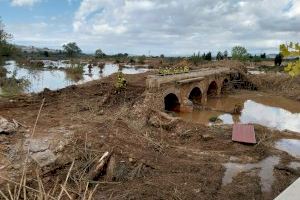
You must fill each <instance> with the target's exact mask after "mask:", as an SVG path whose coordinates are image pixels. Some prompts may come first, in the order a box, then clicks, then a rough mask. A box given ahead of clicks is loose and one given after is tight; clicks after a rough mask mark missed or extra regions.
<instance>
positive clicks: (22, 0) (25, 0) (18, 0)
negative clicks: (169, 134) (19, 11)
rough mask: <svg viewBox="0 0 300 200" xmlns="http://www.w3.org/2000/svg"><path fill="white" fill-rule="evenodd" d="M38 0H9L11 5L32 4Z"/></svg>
mask: <svg viewBox="0 0 300 200" xmlns="http://www.w3.org/2000/svg"><path fill="white" fill-rule="evenodd" d="M39 1H40V0H11V5H13V6H33V5H34V4H35V3H37V2H39Z"/></svg>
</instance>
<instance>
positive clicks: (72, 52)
mask: <svg viewBox="0 0 300 200" xmlns="http://www.w3.org/2000/svg"><path fill="white" fill-rule="evenodd" d="M63 49H64V51H65V53H66V54H67V55H68V56H69V57H75V56H77V55H79V54H80V53H81V49H80V48H79V47H78V46H77V44H76V42H70V43H67V44H64V45H63Z"/></svg>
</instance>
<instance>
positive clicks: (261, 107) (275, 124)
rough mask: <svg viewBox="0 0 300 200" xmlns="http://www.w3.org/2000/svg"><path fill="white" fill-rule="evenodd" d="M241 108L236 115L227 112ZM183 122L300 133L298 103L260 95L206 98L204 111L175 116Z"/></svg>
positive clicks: (257, 93) (299, 108)
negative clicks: (248, 125) (217, 122)
mask: <svg viewBox="0 0 300 200" xmlns="http://www.w3.org/2000/svg"><path fill="white" fill-rule="evenodd" d="M235 105H241V106H242V110H241V114H240V115H233V114H231V111H232V110H233V109H234V107H235ZM178 115H179V116H180V117H182V118H183V119H184V120H187V121H192V122H196V123H201V124H206V125H209V124H210V122H209V119H210V118H211V117H218V118H219V119H220V120H222V123H224V124H233V123H254V124H260V125H263V126H266V127H269V128H275V129H278V130H290V131H294V132H299V133H300V102H297V101H293V100H290V99H287V98H284V97H280V96H275V95H274V96H270V95H269V94H265V93H261V92H251V91H240V92H238V93H237V94H232V95H228V96H224V97H220V98H209V99H208V102H207V109H205V110H203V111H202V110H196V111H193V112H192V113H178Z"/></svg>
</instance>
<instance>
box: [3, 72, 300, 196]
mask: <svg viewBox="0 0 300 200" xmlns="http://www.w3.org/2000/svg"><path fill="white" fill-rule="evenodd" d="M148 74H149V72H148V73H144V74H138V75H126V76H125V78H126V80H127V87H126V89H125V90H123V91H121V92H116V90H115V88H114V83H115V78H116V77H115V75H112V76H109V77H106V78H103V79H102V80H98V81H92V82H89V83H86V84H83V85H79V86H70V87H67V88H64V89H61V90H57V91H48V90H46V91H44V92H42V93H39V94H37V95H31V96H27V95H26V96H18V97H15V98H13V99H2V100H1V103H0V108H1V109H0V116H3V117H4V118H6V119H8V120H9V121H11V120H13V119H14V120H16V121H18V122H19V123H20V126H19V128H18V129H17V131H16V132H15V133H13V134H9V135H1V137H0V151H1V154H0V156H1V159H0V161H1V163H0V167H1V172H0V176H1V177H2V178H1V181H0V183H1V190H2V191H3V192H4V193H5V194H8V193H7V186H6V184H7V183H10V185H11V187H12V188H13V186H15V184H14V182H15V183H19V182H20V177H21V175H22V172H23V169H24V168H23V167H24V161H25V160H26V157H27V155H29V159H28V160H29V161H28V162H27V165H26V166H27V168H26V169H27V170H26V177H27V181H26V183H27V185H28V188H31V189H28V190H27V193H28V195H32V196H34V194H36V193H35V192H34V190H32V189H36V190H38V188H39V184H41V183H42V184H43V187H44V190H45V191H46V193H47V192H48V191H50V194H51V196H52V197H58V196H59V194H60V193H61V188H59V187H58V188H57V187H56V188H54V186H55V185H65V189H66V191H67V192H62V197H63V199H67V198H68V195H70V196H71V197H72V198H74V199H82V198H83V197H84V196H85V195H90V194H91V193H93V198H94V199H109V198H110V199H273V198H274V197H276V196H277V195H278V194H279V193H280V192H281V191H282V190H284V189H285V188H286V187H287V186H288V185H289V184H291V183H292V182H293V181H294V180H295V179H296V178H297V177H298V176H299V172H300V171H299V169H298V168H296V169H294V168H291V167H290V164H291V163H293V162H298V161H299V160H298V158H296V157H293V156H291V155H289V154H288V153H286V152H284V151H281V150H278V149H276V148H275V145H274V144H275V143H276V141H278V140H280V139H284V138H290V139H300V136H299V135H297V134H293V133H289V132H281V131H276V130H270V129H267V128H264V127H262V126H259V125H256V126H255V131H256V134H257V141H258V144H257V145H254V146H249V145H244V144H240V143H234V142H232V141H231V131H232V130H231V126H230V125H222V126H210V127H208V126H204V125H201V124H196V123H189V122H185V121H183V120H181V119H178V118H176V119H174V118H171V117H170V118H168V117H164V116H163V115H161V114H160V113H159V112H157V111H153V110H149V109H147V108H145V107H144V104H143V101H144V92H145V79H146V76H147V75H148ZM43 99H44V101H43ZM42 102H43V103H42ZM41 105H42V107H41ZM39 110H40V114H39V115H38V113H39ZM37 116H38V121H36V119H37ZM150 119H152V120H150ZM153 119H155V120H153ZM149 120H150V121H149ZM170 120H171V121H172V120H174V122H175V123H173V122H172V123H170ZM36 122H37V123H36ZM35 124H36V126H35ZM28 141H29V142H28ZM36 144H38V145H36ZM36 146H38V148H35V147H36ZM28 149H29V151H30V152H29V154H27V152H28ZM106 151H108V152H110V153H111V157H110V159H109V161H108V163H107V165H108V166H106V167H105V170H104V171H103V172H101V174H99V175H98V176H97V177H95V178H93V180H90V179H89V176H88V175H89V172H90V171H91V170H92V169H93V166H94V164H95V162H96V161H97V160H99V159H100V157H101V156H103V154H104V153H105V152H106ZM45 152H47V153H46V154H47V155H50V154H51V158H53V159H52V160H50V161H49V162H44V163H41V162H37V160H38V159H39V158H41V157H42V158H43V155H40V154H43V153H44V154H45ZM36 154H38V155H36ZM270 156H271V157H276V159H278V160H276V161H278V162H275V163H274V166H273V167H269V168H267V169H265V168H263V167H260V166H259V163H262V162H263V163H264V162H265V161H266V160H267V161H268V158H269V157H270ZM42 158H41V159H42ZM42 160H43V159H42ZM226 163H236V165H238V166H240V165H247V164H250V165H251V166H255V167H253V168H252V167H251V168H249V169H246V170H242V171H241V172H238V173H236V174H235V176H233V177H232V180H231V181H230V182H229V183H228V184H224V183H223V179H224V176H226ZM257 163H258V164H257ZM262 170H264V172H265V171H266V170H267V172H266V173H267V175H268V176H269V175H270V176H271V175H272V176H273V179H272V182H271V183H270V184H269V185H267V186H263V187H262V184H261V182H262V180H261V174H260V173H261V171H262ZM37 174H38V175H37ZM66 177H68V179H67V182H65V180H66ZM37 180H39V181H37ZM13 181H14V182H13ZM265 188H267V190H265Z"/></svg>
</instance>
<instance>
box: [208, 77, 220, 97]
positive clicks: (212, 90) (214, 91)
mask: <svg viewBox="0 0 300 200" xmlns="http://www.w3.org/2000/svg"><path fill="white" fill-rule="evenodd" d="M217 95H218V84H217V82H216V81H215V80H213V81H211V82H210V84H209V86H208V88H207V96H208V97H212V96H217Z"/></svg>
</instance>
